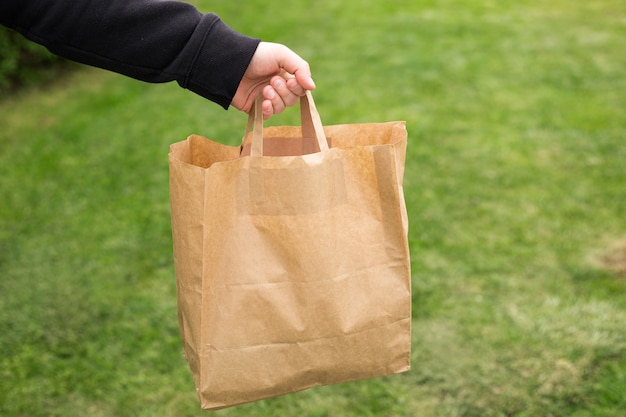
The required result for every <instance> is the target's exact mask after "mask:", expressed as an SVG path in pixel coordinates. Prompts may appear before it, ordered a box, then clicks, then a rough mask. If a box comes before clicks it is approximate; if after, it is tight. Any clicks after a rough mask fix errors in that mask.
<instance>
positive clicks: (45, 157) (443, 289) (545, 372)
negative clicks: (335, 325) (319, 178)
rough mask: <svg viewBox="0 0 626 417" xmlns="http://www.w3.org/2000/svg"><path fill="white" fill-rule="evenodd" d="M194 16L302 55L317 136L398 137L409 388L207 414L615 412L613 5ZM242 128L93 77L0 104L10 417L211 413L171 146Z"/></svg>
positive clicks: (622, 203) (170, 89) (623, 159)
mask: <svg viewBox="0 0 626 417" xmlns="http://www.w3.org/2000/svg"><path fill="white" fill-rule="evenodd" d="M505 3H506V4H505ZM203 10H214V11H216V12H217V13H218V14H220V15H221V16H222V17H223V18H224V20H226V21H227V22H228V23H229V24H230V25H231V26H233V27H234V28H236V29H237V30H240V31H242V32H245V33H248V34H250V35H253V36H258V37H262V38H264V39H266V40H272V41H278V42H283V43H287V44H288V45H289V46H291V47H292V48H293V49H295V50H296V51H298V52H300V53H301V54H302V55H304V56H305V57H306V58H307V59H308V60H309V61H310V63H311V65H312V68H313V71H314V75H315V80H316V82H317V85H318V90H317V92H316V93H315V98H316V103H317V106H318V109H319V111H320V113H321V115H322V120H323V122H324V123H325V124H339V123H355V122H374V121H388V120H406V121H407V125H408V129H409V148H408V158H407V170H406V177H405V193H406V199H407V205H408V210H409V217H410V220H411V229H410V235H409V238H410V244H411V255H412V268H413V293H414V300H413V301H414V321H413V357H412V366H413V369H412V370H411V372H409V373H408V374H403V375H398V376H392V377H386V378H379V379H373V380H368V381H360V382H354V383H349V384H340V385H336V386H330V387H321V388H316V389H312V390H308V391H305V392H302V393H298V394H293V395H289V396H285V397H281V398H277V399H272V400H266V401H261V402H257V403H253V404H248V405H244V406H240V407H235V408H231V409H226V410H223V411H219V412H217V415H220V416H246V417H254V416H263V417H265V416H267V417H270V416H271V417H273V416H297V415H301V416H310V417H322V416H333V417H334V416H339V417H344V416H345V417H350V416H385V417H392V416H393V417H395V416H407V417H413V416H428V417H430V416H446V417H448V416H467V417H469V416H481V417H482V416H487V417H488V416H494V417H495V416H518V417H522V416H524V417H526V416H577V417H583V416H585V417H586V416H589V417H591V416H594V417H595V416H606V417H608V416H611V417H613V416H615V417H618V416H619V417H622V416H623V415H624V413H625V412H626V297H625V294H626V276H625V275H624V270H623V268H624V262H625V261H624V259H625V258H626V215H625V213H626V142H625V138H626V115H625V114H624V109H625V108H626V75H625V73H624V68H626V54H624V51H623V39H624V38H626V24H625V20H624V16H625V15H626V5H624V3H623V2H622V1H621V0H612V1H609V0H590V1H586V2H572V1H565V0H556V1H551V2H542V1H537V0H523V1H519V2H496V1H491V0H475V1H470V0H465V1H462V0H455V1H454V0H440V1H434V0H430V1H429V0H425V1H419V2H416V1H408V0H404V1H394V2H382V1H375V0H360V1H356V0H355V1H344V2H334V1H327V0H321V1H318V2H295V3H294V2H292V3H289V4H283V3H267V2H247V3H246V4H245V7H242V5H241V4H239V3H237V2H232V1H211V2H209V1H207V2H204V6H203ZM297 117H298V112H297V111H290V112H287V113H286V114H285V115H283V116H280V117H277V118H275V119H273V120H272V121H271V123H272V124H294V123H297V121H298V119H297ZM245 121H246V117H245V115H243V114H241V113H238V112H236V111H234V110H231V111H229V112H224V111H223V110H221V109H220V108H218V107H217V106H215V105H213V104H211V103H208V102H206V101H204V100H202V99H201V98H199V97H196V96H193V95H192V94H189V93H187V92H185V91H183V90H181V89H179V88H178V87H177V86H176V85H148V84H142V83H139V82H136V81H133V80H130V79H126V78H123V77H121V76H118V75H115V74H109V73H105V72H103V71H99V70H95V69H85V68H80V69H78V70H75V71H73V72H71V73H69V74H67V75H66V76H64V77H63V78H62V79H60V80H58V81H57V82H55V83H54V84H52V85H47V86H45V87H43V86H42V87H41V88H40V89H34V88H32V89H29V90H26V91H22V92H20V93H18V94H15V95H12V96H8V97H3V98H2V99H0V126H2V129H0V194H1V195H2V203H0V278H1V279H0V415H3V416H5V415H6V416H28V417H36V416H84V415H90V416H176V417H180V416H195V415H203V414H206V413H203V412H201V411H200V410H199V406H198V402H197V399H196V397H195V392H194V387H193V382H192V380H191V375H190V373H189V371H188V369H187V365H186V363H185V361H184V359H183V358H182V354H181V352H182V347H181V344H180V339H179V334H178V327H177V326H178V323H177V318H176V301H175V285H174V273H173V266H172V256H171V238H170V225H169V200H168V189H167V187H168V183H167V182H168V172H167V151H168V145H169V144H170V143H171V142H175V141H179V140H182V139H184V138H185V137H186V136H187V135H188V134H190V133H200V134H203V135H205V136H208V137H211V138H214V139H217V140H221V141H223V142H225V143H226V142H228V143H236V142H237V141H238V140H239V138H240V137H241V134H242V133H243V129H244V127H245ZM603 259H604V260H606V259H610V260H611V262H610V263H611V265H612V267H614V268H615V270H612V269H611V268H609V267H608V266H606V265H605V264H604V263H603V262H602V261H603ZM620 262H621V268H622V270H621V271H622V272H621V273H620V272H618V270H619V266H620Z"/></svg>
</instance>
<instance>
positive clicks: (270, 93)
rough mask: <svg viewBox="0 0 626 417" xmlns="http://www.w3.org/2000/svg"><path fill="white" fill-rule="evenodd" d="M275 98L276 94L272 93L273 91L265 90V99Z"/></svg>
mask: <svg viewBox="0 0 626 417" xmlns="http://www.w3.org/2000/svg"><path fill="white" fill-rule="evenodd" d="M275 96H276V94H275V93H274V90H272V89H269V90H267V92H266V93H265V97H266V98H268V99H270V100H271V99H273V98H274V97H275Z"/></svg>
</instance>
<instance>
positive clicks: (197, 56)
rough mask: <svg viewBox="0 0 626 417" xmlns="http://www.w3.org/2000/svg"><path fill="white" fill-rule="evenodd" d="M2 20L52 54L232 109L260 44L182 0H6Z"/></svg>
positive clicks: (0, 6)
mask: <svg viewBox="0 0 626 417" xmlns="http://www.w3.org/2000/svg"><path fill="white" fill-rule="evenodd" d="M0 3H2V4H1V5H0V23H2V24H4V25H6V26H8V27H11V28H14V29H15V30H17V31H19V32H21V33H22V34H23V35H24V36H26V37H27V38H29V39H31V40H33V41H35V42H37V43H40V44H42V45H44V46H46V47H47V48H48V49H50V50H51V51H52V52H53V53H55V54H58V55H61V56H64V57H66V58H68V59H71V60H75V61H78V62H82V63H84V64H88V65H92V66H96V67H100V68H104V69H107V70H111V71H114V72H118V73H121V74H124V75H127V76H130V77H133V78H136V79H139V80H143V81H148V82H168V81H174V80H175V81H177V82H178V83H179V84H180V85H181V86H182V87H185V88H188V89H189V90H191V91H194V92H195V93H197V94H200V95H201V96H203V97H206V98H208V99H210V100H212V101H215V102H216V103H218V104H220V105H222V106H223V107H225V108H226V107H228V105H229V104H230V102H231V100H232V97H233V95H234V94H235V91H236V89H237V86H238V85H239V81H240V80H241V77H242V76H243V74H244V72H245V70H246V68H247V66H248V64H249V62H250V59H251V58H252V55H253V54H254V52H255V50H256V47H257V45H258V42H259V41H258V40H256V39H251V38H249V37H246V36H243V35H241V34H238V33H236V32H235V31H233V30H231V29H230V28H228V27H227V26H226V25H225V24H224V23H223V22H222V21H221V20H220V19H219V18H218V17H217V16H216V15H214V14H202V13H200V12H199V11H198V10H197V9H196V8H195V7H194V6H192V5H190V4H187V3H183V2H180V1H176V0H2V2H0Z"/></svg>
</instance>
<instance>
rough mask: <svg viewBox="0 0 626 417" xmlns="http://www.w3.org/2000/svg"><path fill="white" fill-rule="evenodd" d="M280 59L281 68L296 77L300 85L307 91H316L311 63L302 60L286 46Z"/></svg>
mask: <svg viewBox="0 0 626 417" xmlns="http://www.w3.org/2000/svg"><path fill="white" fill-rule="evenodd" d="M283 47H284V49H282V53H281V55H280V57H279V60H278V61H279V63H280V66H281V68H283V69H284V70H285V71H287V72H288V73H290V74H293V75H294V76H295V77H296V81H298V84H300V85H301V86H302V88H304V89H307V90H315V82H314V81H313V78H312V77H311V68H310V67H309V63H308V62H306V61H305V60H304V59H302V58H301V57H300V56H299V55H298V54H296V53H295V52H293V51H292V50H291V49H289V48H288V47H286V46H284V45H283Z"/></svg>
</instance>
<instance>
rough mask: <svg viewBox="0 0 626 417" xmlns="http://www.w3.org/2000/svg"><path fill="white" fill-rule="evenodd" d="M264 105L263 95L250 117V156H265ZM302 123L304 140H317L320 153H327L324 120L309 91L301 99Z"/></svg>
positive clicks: (255, 104) (248, 129) (247, 130)
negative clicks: (262, 107) (252, 128)
mask: <svg viewBox="0 0 626 417" xmlns="http://www.w3.org/2000/svg"><path fill="white" fill-rule="evenodd" d="M262 103H263V95H262V94H259V96H258V97H257V98H256V100H255V101H254V106H253V107H252V110H251V111H250V113H249V115H248V124H247V126H246V133H245V135H244V139H245V137H246V136H247V135H248V133H249V132H250V128H251V127H252V126H253V125H254V130H253V131H252V147H251V149H250V156H263V111H262V109H261V105H262ZM300 119H301V121H300V123H301V125H302V137H303V138H315V139H316V141H317V146H318V148H319V151H320V152H323V151H327V150H328V149H329V147H328V140H327V139H326V134H325V133H324V127H323V125H322V120H321V118H320V115H319V113H318V111H317V108H316V107H315V102H314V101H313V95H312V94H311V92H310V91H307V92H306V94H305V95H303V96H301V97H300Z"/></svg>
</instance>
